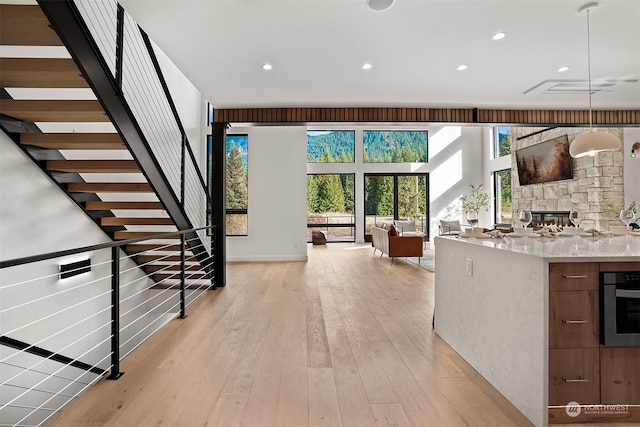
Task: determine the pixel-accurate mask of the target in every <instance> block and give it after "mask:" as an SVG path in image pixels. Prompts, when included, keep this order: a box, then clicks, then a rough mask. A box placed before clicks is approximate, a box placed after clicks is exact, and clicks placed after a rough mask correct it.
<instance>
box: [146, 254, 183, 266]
mask: <svg viewBox="0 0 640 427" xmlns="http://www.w3.org/2000/svg"><path fill="white" fill-rule="evenodd" d="M189 258H190V257H189V256H185V259H187V260H189ZM136 260H137V261H138V262H139V263H141V264H142V263H147V262H153V261H166V262H180V255H163V254H157V255H138V256H137V257H136Z"/></svg>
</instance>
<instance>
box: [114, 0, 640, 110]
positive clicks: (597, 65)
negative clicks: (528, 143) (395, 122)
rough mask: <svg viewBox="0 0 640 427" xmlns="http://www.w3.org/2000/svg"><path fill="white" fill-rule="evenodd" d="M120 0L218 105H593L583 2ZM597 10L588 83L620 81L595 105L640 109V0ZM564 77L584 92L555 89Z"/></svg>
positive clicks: (605, 2) (608, 0)
mask: <svg viewBox="0 0 640 427" xmlns="http://www.w3.org/2000/svg"><path fill="white" fill-rule="evenodd" d="M120 3H121V4H122V5H123V7H124V8H125V10H127V11H128V12H129V13H130V14H131V15H132V16H133V17H134V19H135V20H136V21H137V22H138V24H139V25H140V26H141V27H142V28H143V29H144V30H145V31H147V33H148V34H149V36H150V37H151V38H152V39H153V40H154V41H155V42H156V43H157V44H158V45H159V46H160V47H161V48H162V50H164V52H165V53H166V54H167V55H168V56H169V57H170V58H171V59H172V60H173V62H174V63H175V64H176V65H177V66H178V67H179V68H180V69H181V70H182V71H183V72H184V73H185V75H186V76H187V77H188V78H189V79H190V80H191V81H192V82H193V83H194V84H195V85H196V86H197V87H198V89H199V90H200V91H201V92H202V93H203V94H204V96H205V97H206V98H207V99H208V100H209V101H210V102H211V103H212V104H213V105H214V106H215V107H216V108H250V107H296V106H322V107H340V106H372V107H373V106H375V107H394V106H414V107H480V108H482V107H495V108H559V109H574V108H575V109H587V108H588V102H589V100H588V95H587V91H586V87H587V86H586V85H587V81H588V72H587V69H588V67H587V63H588V61H587V18H586V15H584V14H578V9H579V8H580V7H581V6H582V5H584V4H585V3H586V1H583V0H549V1H547V0H508V1H506V0H503V1H483V0H466V1H464V0H439V1H438V0H396V2H395V4H394V5H393V7H391V9H389V10H387V11H384V12H374V11H371V10H369V9H368V8H367V6H366V0H120ZM590 19H591V73H592V83H593V84H594V87H595V86H596V84H599V83H604V82H609V83H611V82H613V83H615V84H613V85H612V86H611V87H610V88H609V89H608V90H603V91H597V92H594V94H593V97H592V101H593V108H594V109H640V82H639V80H640V0H602V1H601V2H600V7H599V8H598V10H597V11H595V13H592V14H591V18H590ZM498 31H504V32H506V33H507V36H506V38H504V39H503V40H500V41H493V40H491V36H492V34H494V33H495V32H498ZM265 62H269V63H271V64H273V69H272V70H271V71H268V72H266V71H264V70H262V69H261V65H262V64H263V63H265ZM364 62H370V63H371V64H373V68H372V69H371V70H368V71H364V70H362V69H361V65H362V64H363V63H364ZM460 64H467V65H468V66H469V68H468V69H467V70H466V71H456V67H457V66H458V65H460ZM563 65H566V66H569V67H571V68H570V69H569V71H566V72H564V73H560V72H558V71H557V69H558V68H559V67H560V66H563ZM563 82H568V83H573V82H577V83H578V85H577V86H578V87H577V89H578V90H577V91H573V92H570V93H566V92H565V93H561V94H558V93H553V92H551V91H550V90H549V89H552V88H554V87H558V86H557V85H556V83H563ZM562 86H565V87H566V86H567V85H562ZM569 86H571V87H572V88H573V89H576V88H575V87H573V86H574V85H573V84H572V85H569Z"/></svg>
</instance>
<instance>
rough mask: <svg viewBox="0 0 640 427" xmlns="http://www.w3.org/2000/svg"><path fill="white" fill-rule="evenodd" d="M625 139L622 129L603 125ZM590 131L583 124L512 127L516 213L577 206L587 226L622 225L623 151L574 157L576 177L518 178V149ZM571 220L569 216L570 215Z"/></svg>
mask: <svg viewBox="0 0 640 427" xmlns="http://www.w3.org/2000/svg"><path fill="white" fill-rule="evenodd" d="M602 130H605V131H607V132H611V133H613V134H614V135H616V136H618V138H620V140H623V132H622V129H619V128H612V129H602ZM585 131H587V129H581V128H554V129H548V128H532V127H512V128H511V132H512V140H511V152H512V154H511V156H512V162H511V164H512V170H511V187H512V200H513V205H512V206H513V217H514V218H517V217H518V211H520V210H530V211H532V212H567V214H568V212H569V211H571V210H577V211H579V212H580V214H581V215H582V217H583V218H584V220H583V222H582V223H581V224H580V226H581V227H585V228H597V229H599V230H608V229H609V224H611V225H620V219H619V218H618V214H619V212H620V209H622V206H623V205H624V175H623V164H624V157H623V156H624V154H623V153H622V151H618V152H603V153H599V154H597V155H596V156H594V157H589V156H586V157H581V158H578V159H571V164H572V170H573V179H568V180H564V181H554V182H544V183H540V184H532V185H523V186H521V185H520V183H519V181H518V172H517V168H516V161H515V150H518V149H520V148H524V147H528V146H530V145H533V144H537V143H539V142H543V141H546V140H549V139H553V138H556V137H558V136H562V135H567V136H568V138H569V142H571V141H573V139H574V138H575V137H576V136H578V135H579V134H581V133H583V132H585ZM567 222H568V219H567Z"/></svg>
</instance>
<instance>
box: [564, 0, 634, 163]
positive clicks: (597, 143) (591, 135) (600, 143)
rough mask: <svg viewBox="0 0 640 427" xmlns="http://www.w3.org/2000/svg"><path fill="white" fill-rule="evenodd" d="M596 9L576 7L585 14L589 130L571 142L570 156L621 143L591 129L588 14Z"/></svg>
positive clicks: (618, 146) (615, 148)
mask: <svg viewBox="0 0 640 427" xmlns="http://www.w3.org/2000/svg"><path fill="white" fill-rule="evenodd" d="M596 9H598V3H587V4H585V5H584V6H582V7H581V8H580V9H578V13H586V14H587V62H588V71H589V132H586V133H583V134H582V135H579V136H578V137H577V138H576V139H574V140H573V141H572V142H571V145H570V146H569V154H571V157H576V158H577V157H583V156H594V155H595V154H596V153H598V152H600V151H618V150H620V149H621V148H622V143H621V142H620V140H619V139H618V137H616V136H615V135H613V134H610V133H607V132H596V131H594V130H593V117H592V115H593V112H592V111H591V34H590V25H589V14H590V13H591V12H593V11H595V10H596Z"/></svg>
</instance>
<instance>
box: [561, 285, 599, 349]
mask: <svg viewBox="0 0 640 427" xmlns="http://www.w3.org/2000/svg"><path fill="white" fill-rule="evenodd" d="M598 299H599V294H598V291H571V292H563V291H554V292H549V348H576V347H598V346H599V345H600V335H599V330H600V320H599V319H600V317H599V315H598V313H599V310H600V308H599V306H598Z"/></svg>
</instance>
